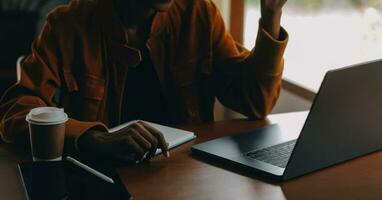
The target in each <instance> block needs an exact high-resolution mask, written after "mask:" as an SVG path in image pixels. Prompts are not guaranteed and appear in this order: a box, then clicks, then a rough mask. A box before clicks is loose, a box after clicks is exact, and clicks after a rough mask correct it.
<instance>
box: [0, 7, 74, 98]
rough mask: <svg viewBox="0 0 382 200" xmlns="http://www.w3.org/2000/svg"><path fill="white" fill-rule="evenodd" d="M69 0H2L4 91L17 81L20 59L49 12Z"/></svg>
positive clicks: (0, 87) (0, 81) (0, 85)
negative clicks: (17, 63) (18, 60)
mask: <svg viewBox="0 0 382 200" xmlns="http://www.w3.org/2000/svg"><path fill="white" fill-rule="evenodd" d="M66 2H67V0H0V95H2V94H3V92H4V91H5V90H6V89H7V88H8V87H10V86H11V85H13V84H14V83H15V82H16V61H17V59H18V58H19V57H20V56H23V55H26V54H29V53H30V51H31V44H32V41H33V40H34V38H35V37H36V35H37V34H38V32H39V30H40V28H41V25H42V23H43V22H44V17H45V15H46V14H47V13H48V12H49V11H50V10H51V9H53V8H55V7H56V6H57V5H59V4H64V3H66Z"/></svg>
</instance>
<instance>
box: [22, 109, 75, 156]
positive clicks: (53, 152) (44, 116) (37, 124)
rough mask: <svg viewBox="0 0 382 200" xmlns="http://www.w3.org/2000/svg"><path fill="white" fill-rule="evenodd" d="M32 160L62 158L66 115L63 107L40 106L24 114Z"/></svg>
mask: <svg viewBox="0 0 382 200" xmlns="http://www.w3.org/2000/svg"><path fill="white" fill-rule="evenodd" d="M26 121H27V122H28V124H29V134H30V142H31V149H32V156H33V161H59V160H61V159H62V153H63V149H64V140H65V123H66V122H67V121H68V115H67V114H66V113H65V112H64V109H60V108H55V107H40V108H35V109H32V110H31V111H30V112H29V114H28V115H27V116H26Z"/></svg>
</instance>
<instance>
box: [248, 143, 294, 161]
mask: <svg viewBox="0 0 382 200" xmlns="http://www.w3.org/2000/svg"><path fill="white" fill-rule="evenodd" d="M296 141H297V140H291V141H288V142H284V143H281V144H278V145H275V146H271V147H267V148H264V149H259V150H255V151H251V152H249V153H247V154H246V156H247V157H249V158H252V159H255V160H259V161H262V162H265V163H269V164H271V165H275V166H277V167H281V168H285V167H286V165H287V163H288V160H289V157H290V156H291V154H292V151H293V148H294V145H295V144H296Z"/></svg>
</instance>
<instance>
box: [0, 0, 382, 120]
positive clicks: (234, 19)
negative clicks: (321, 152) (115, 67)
mask: <svg viewBox="0 0 382 200" xmlns="http://www.w3.org/2000/svg"><path fill="white" fill-rule="evenodd" d="M68 1H69V0H0V27H1V28H0V95H2V94H3V92H4V91H5V90H6V89H7V88H8V87H9V86H11V85H12V84H14V83H15V82H16V61H17V59H18V58H19V57H20V56H23V55H26V54H29V53H30V49H31V44H32V41H33V39H34V38H35V36H36V34H38V32H39V31H40V28H41V25H42V23H43V21H44V18H45V16H46V14H47V13H48V12H49V11H50V10H51V9H53V8H55V7H56V6H58V5H60V4H65V3H67V2H68ZM213 1H215V3H216V4H217V5H218V7H219V8H220V10H221V12H222V14H223V17H224V20H225V22H226V25H227V27H228V28H229V29H230V31H231V32H232V35H233V36H234V38H235V39H236V40H237V41H239V42H241V43H243V44H244V45H245V46H246V47H248V48H252V47H253V46H254V43H255V41H256V36H257V31H258V19H259V18H260V8H259V7H260V0H213ZM282 24H283V26H284V27H285V28H286V29H287V31H288V32H289V34H290V42H289V45H288V48H287V51H286V55H285V60H286V63H285V72H284V76H283V80H284V81H283V90H282V92H281V97H280V100H279V101H278V103H277V105H276V108H275V109H274V113H282V112H291V111H300V110H306V109H309V108H310V105H311V102H312V100H313V98H314V96H315V94H316V92H317V91H318V88H319V86H320V83H321V81H322V79H323V77H324V75H325V73H326V72H327V71H328V70H331V69H336V68H340V67H344V66H347V65H352V64H356V63H359V62H365V61H369V60H374V59H379V58H381V56H380V55H382V54H381V53H382V0H292V1H288V3H287V5H286V7H285V9H284V17H283V21H282ZM215 116H216V119H217V120H224V119H232V118H241V117H243V116H241V115H239V114H237V113H234V112H232V111H230V110H229V109H225V108H223V107H222V106H221V105H220V104H217V106H216V113H215Z"/></svg>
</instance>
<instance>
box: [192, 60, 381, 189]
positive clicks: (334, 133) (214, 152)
mask: <svg viewBox="0 0 382 200" xmlns="http://www.w3.org/2000/svg"><path fill="white" fill-rule="evenodd" d="M290 131H296V130H291V129H289V130H286V129H283V128H281V126H279V125H277V124H273V125H269V126H266V127H263V128H260V129H256V130H253V131H249V132H246V133H240V134H235V135H233V136H229V137H223V138H218V139H215V140H211V141H208V142H205V143H201V144H197V145H195V146H193V147H192V152H193V154H195V155H196V156H200V157H202V159H207V160H211V161H214V162H216V161H217V162H218V163H220V162H221V163H223V164H224V165H225V166H230V167H234V168H238V169H239V170H245V171H246V172H249V173H250V174H251V175H252V174H253V175H255V176H259V177H262V178H265V179H266V180H268V179H269V180H275V181H285V180H289V179H293V178H296V177H299V176H302V175H305V174H307V173H310V172H314V171H317V170H320V169H323V168H326V167H329V166H332V165H335V164H338V163H341V162H344V161H347V160H350V159H354V158H357V157H360V156H363V155H365V154H369V153H372V152H375V151H378V150H380V149H382V60H377V61H372V62H367V63H363V64H358V65H354V66H350V67H346V68H342V69H338V70H332V71H329V72H327V73H326V75H325V78H324V80H323V82H322V84H321V87H320V90H319V92H318V94H317V95H316V97H315V100H314V102H313V105H312V107H311V109H310V112H309V114H308V116H307V118H306V120H305V122H304V125H303V128H302V129H301V131H300V134H299V136H298V138H294V139H293V138H288V137H286V135H287V134H286V133H287V132H290ZM297 131H298V130H297ZM297 135H298V134H297Z"/></svg>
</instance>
